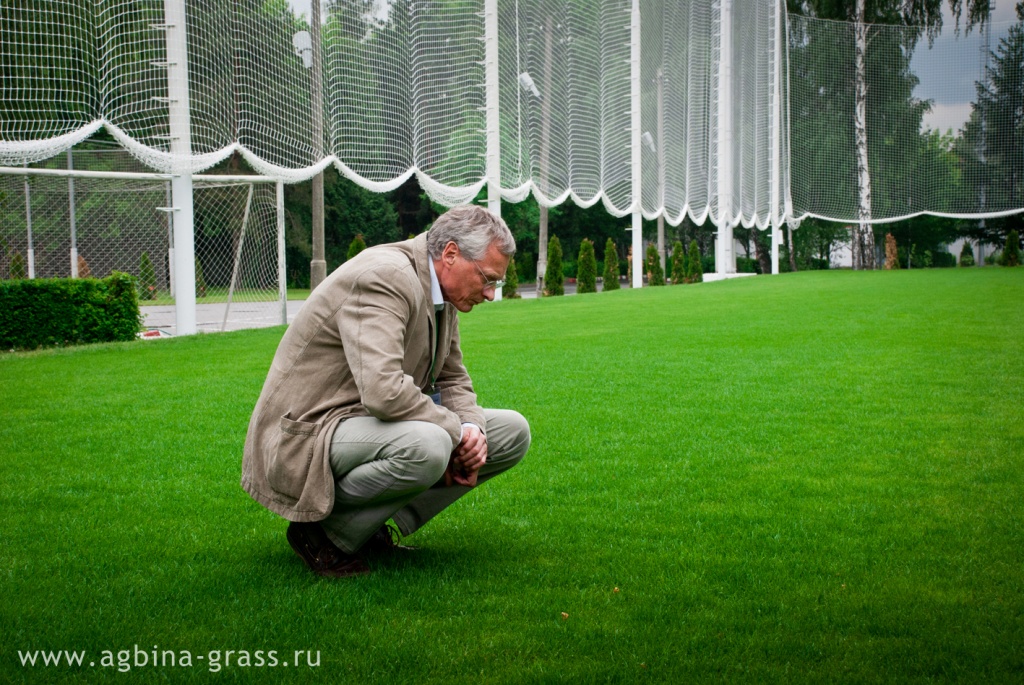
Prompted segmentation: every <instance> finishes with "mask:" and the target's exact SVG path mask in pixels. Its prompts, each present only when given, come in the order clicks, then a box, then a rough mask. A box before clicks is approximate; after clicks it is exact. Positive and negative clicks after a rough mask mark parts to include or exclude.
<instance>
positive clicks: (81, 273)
mask: <svg viewBox="0 0 1024 685" xmlns="http://www.w3.org/2000/svg"><path fill="white" fill-rule="evenodd" d="M78 277H79V278H92V269H90V268H89V262H87V261H85V257H83V256H82V255H78Z"/></svg>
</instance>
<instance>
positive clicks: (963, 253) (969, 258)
mask: <svg viewBox="0 0 1024 685" xmlns="http://www.w3.org/2000/svg"><path fill="white" fill-rule="evenodd" d="M974 265H975V263H974V248H973V247H971V243H970V242H968V241H966V240H965V241H964V246H963V247H961V248H960V266H974Z"/></svg>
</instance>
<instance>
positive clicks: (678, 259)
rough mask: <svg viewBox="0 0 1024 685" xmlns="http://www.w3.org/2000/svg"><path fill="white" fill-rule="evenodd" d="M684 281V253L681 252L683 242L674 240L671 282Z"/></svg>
mask: <svg viewBox="0 0 1024 685" xmlns="http://www.w3.org/2000/svg"><path fill="white" fill-rule="evenodd" d="M685 282H686V254H685V253H684V252H683V244H682V243H681V242H680V241H678V240H677V241H675V242H674V243H673V244H672V283H673V284H679V283H685Z"/></svg>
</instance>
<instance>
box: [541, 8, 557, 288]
mask: <svg viewBox="0 0 1024 685" xmlns="http://www.w3.org/2000/svg"><path fill="white" fill-rule="evenodd" d="M552 23H553V20H552V18H551V16H550V15H549V16H548V17H547V19H546V20H545V22H544V82H543V85H542V86H541V87H542V88H543V89H544V90H543V92H541V94H540V97H541V105H540V119H541V123H540V185H541V192H542V193H543V194H544V195H545V196H546V195H547V194H548V192H549V191H550V188H549V187H548V164H549V158H550V155H551V101H552V100H554V94H553V93H552V92H551V70H552V63H551V62H552V58H551V49H552V42H553V38H554V37H553V35H552V34H553V29H554V27H553V26H552ZM538 205H540V206H539V209H540V212H539V214H540V221H539V222H538V223H539V226H538V228H537V297H540V296H542V295H543V294H544V287H545V284H544V274H545V273H547V268H548V208H547V207H546V206H544V205H543V204H541V203H540V202H539V201H538Z"/></svg>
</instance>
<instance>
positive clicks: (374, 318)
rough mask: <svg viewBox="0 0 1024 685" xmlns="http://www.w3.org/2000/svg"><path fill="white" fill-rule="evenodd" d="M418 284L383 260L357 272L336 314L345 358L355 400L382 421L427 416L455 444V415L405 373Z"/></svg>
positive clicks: (457, 432) (457, 427)
mask: <svg viewBox="0 0 1024 685" xmlns="http://www.w3.org/2000/svg"><path fill="white" fill-rule="evenodd" d="M419 288H420V286H419V283H418V282H416V281H415V279H414V277H413V276H412V275H411V272H409V271H408V270H405V269H401V268H396V267H391V266H386V267H378V268H374V269H368V270H366V271H363V272H362V273H361V274H359V275H358V276H356V282H355V283H354V284H353V288H352V294H351V295H350V296H349V297H348V298H346V300H345V302H344V303H343V304H342V306H341V307H340V309H339V310H338V313H337V315H336V321H337V325H338V331H339V334H340V336H341V340H342V344H343V346H344V349H345V358H346V360H347V362H348V366H349V369H351V371H352V377H353V380H354V381H355V384H356V387H357V389H358V390H359V397H360V401H361V402H362V404H363V406H364V407H365V408H366V410H367V412H369V414H370V416H373V417H375V418H378V419H380V420H381V421H428V422H430V423H435V424H437V425H439V426H441V427H442V428H444V429H445V430H446V431H447V432H448V434H449V436H450V437H451V438H452V447H453V448H454V447H455V446H456V445H458V442H459V436H460V434H461V432H462V426H461V422H460V420H459V417H458V416H457V415H456V414H455V413H453V412H452V411H450V410H448V409H446V408H444V407H441V406H438V405H436V404H434V402H433V401H432V400H431V399H430V397H429V396H427V395H425V394H424V393H423V392H422V391H421V389H420V388H419V387H418V386H417V384H416V381H415V379H413V378H412V376H410V375H408V374H407V373H405V371H404V369H403V367H402V362H403V359H404V358H405V354H406V350H405V345H406V338H407V337H408V336H409V331H408V327H409V325H410V321H412V319H413V317H414V315H415V313H416V306H415V304H414V302H413V298H414V297H416V294H415V293H416V291H417V290H418V289H419Z"/></svg>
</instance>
